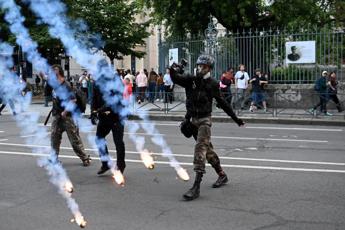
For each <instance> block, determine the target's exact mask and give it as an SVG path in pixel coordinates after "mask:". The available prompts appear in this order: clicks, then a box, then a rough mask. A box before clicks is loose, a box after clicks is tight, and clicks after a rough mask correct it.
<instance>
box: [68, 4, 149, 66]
mask: <svg viewBox="0 0 345 230" xmlns="http://www.w3.org/2000/svg"><path fill="white" fill-rule="evenodd" d="M67 2H68V6H69V13H70V15H71V17H72V18H74V19H83V20H84V21H85V22H86V24H87V25H88V28H87V29H85V30H84V31H83V30H81V31H79V33H80V34H81V35H82V36H80V38H83V37H84V38H85V37H88V36H89V39H88V40H87V41H86V42H91V43H90V44H91V45H92V46H93V47H92V48H98V49H101V50H102V51H104V52H105V53H106V54H107V56H108V57H109V58H110V59H111V60H113V59H114V58H121V56H122V55H134V56H136V57H143V56H144V55H145V53H144V52H140V51H136V50H135V47H136V46H137V45H144V44H145V40H144V39H145V38H146V37H148V36H149V33H148V32H147V27H148V26H149V23H150V22H149V21H148V22H143V23H138V22H136V20H135V16H136V15H139V13H140V12H139V7H138V4H137V3H136V2H135V1H133V2H131V3H128V2H127V1H124V0H121V1H119V0H107V1H104V0H68V1H67ZM92 34H94V35H95V34H98V35H100V36H99V37H100V39H101V40H102V43H99V39H98V38H97V37H95V36H93V35H92ZM90 35H91V36H90Z"/></svg>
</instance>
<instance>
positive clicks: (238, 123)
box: [236, 118, 245, 126]
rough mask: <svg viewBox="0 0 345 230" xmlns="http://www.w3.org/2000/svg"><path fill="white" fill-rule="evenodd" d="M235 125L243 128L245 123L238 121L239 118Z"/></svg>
mask: <svg viewBox="0 0 345 230" xmlns="http://www.w3.org/2000/svg"><path fill="white" fill-rule="evenodd" d="M236 123H237V125H238V126H244V124H245V123H244V122H243V120H242V119H240V118H238V119H237V121H236Z"/></svg>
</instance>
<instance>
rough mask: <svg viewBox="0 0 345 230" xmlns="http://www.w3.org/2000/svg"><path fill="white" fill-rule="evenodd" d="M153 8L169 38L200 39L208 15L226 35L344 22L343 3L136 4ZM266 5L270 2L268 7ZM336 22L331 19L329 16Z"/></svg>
mask: <svg viewBox="0 0 345 230" xmlns="http://www.w3.org/2000/svg"><path fill="white" fill-rule="evenodd" d="M139 1H140V2H141V3H142V4H143V5H145V6H146V7H149V8H152V9H153V13H152V16H153V17H154V18H155V21H156V23H157V22H158V23H161V22H164V25H165V26H166V28H167V30H168V33H169V35H170V36H175V37H178V36H182V37H185V36H186V35H187V34H190V35H200V34H203V31H204V30H205V29H206V28H207V25H208V22H209V15H210V14H211V15H212V16H214V17H215V18H216V19H217V20H218V22H219V23H221V24H222V25H223V26H224V27H225V28H226V29H227V30H229V31H237V30H239V31H242V30H243V29H248V28H258V29H261V28H267V27H270V26H271V27H278V28H282V27H288V26H296V27H300V25H301V24H303V25H306V24H310V25H317V26H324V25H329V24H331V23H332V21H334V20H335V21H337V22H344V14H343V13H342V12H343V11H342V9H344V8H345V3H344V2H343V1H342V0H300V1H295V0H272V1H265V0H227V1H224V0H191V1H182V0H139ZM267 2H270V4H268V3H267ZM332 15H333V17H335V19H332V17H331V16H332Z"/></svg>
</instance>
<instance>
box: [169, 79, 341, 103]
mask: <svg viewBox="0 0 345 230" xmlns="http://www.w3.org/2000/svg"><path fill="white" fill-rule="evenodd" d="M174 92H175V99H176V100H185V94H184V89H183V88H181V87H179V86H176V87H175V89H174ZM232 92H233V93H234V92H235V89H234V88H232ZM267 95H268V98H267V103H268V105H269V107H277V108H292V109H293V108H295V109H306V108H310V107H312V106H313V105H314V104H316V103H317V102H318V101H319V97H318V95H317V93H316V92H315V91H314V85H313V84H275V85H268V87H267ZM247 97H250V95H249V93H248V94H247ZM338 98H339V100H340V101H341V102H342V103H343V104H344V102H345V83H340V85H339V87H338ZM327 106H328V107H329V108H335V106H334V103H333V102H329V103H328V105H327Z"/></svg>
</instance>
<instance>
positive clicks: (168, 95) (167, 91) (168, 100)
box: [163, 69, 174, 104]
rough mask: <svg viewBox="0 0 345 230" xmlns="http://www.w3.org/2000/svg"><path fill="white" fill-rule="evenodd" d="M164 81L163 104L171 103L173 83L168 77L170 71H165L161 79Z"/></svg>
mask: <svg viewBox="0 0 345 230" xmlns="http://www.w3.org/2000/svg"><path fill="white" fill-rule="evenodd" d="M163 81H164V89H165V99H164V103H170V104H171V103H172V101H173V95H172V93H173V87H174V83H173V82H172V80H171V77H170V69H166V73H165V75H164V78H163Z"/></svg>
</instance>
